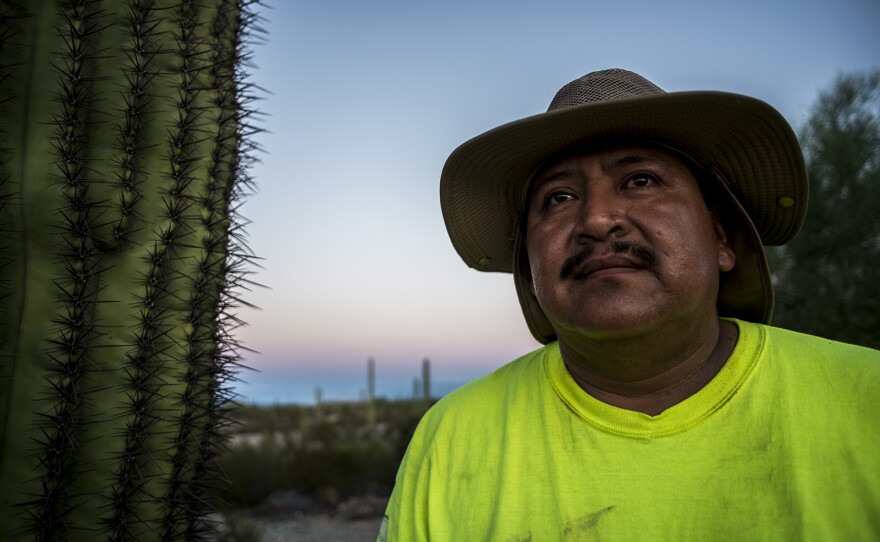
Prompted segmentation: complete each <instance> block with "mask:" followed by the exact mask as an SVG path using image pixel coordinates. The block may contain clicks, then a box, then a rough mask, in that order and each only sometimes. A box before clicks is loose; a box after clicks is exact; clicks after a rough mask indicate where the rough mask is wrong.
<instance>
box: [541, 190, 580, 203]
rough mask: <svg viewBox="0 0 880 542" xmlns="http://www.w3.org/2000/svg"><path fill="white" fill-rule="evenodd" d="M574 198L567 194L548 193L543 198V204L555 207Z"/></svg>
mask: <svg viewBox="0 0 880 542" xmlns="http://www.w3.org/2000/svg"><path fill="white" fill-rule="evenodd" d="M572 198H574V196H572V195H571V194H569V193H567V192H558V191H557V192H550V193H549V194H547V197H546V198H544V203H546V204H547V205H548V206H549V205H557V204H559V203H564V202H566V201H568V200H570V199H572Z"/></svg>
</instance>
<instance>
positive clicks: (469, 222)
mask: <svg viewBox="0 0 880 542" xmlns="http://www.w3.org/2000/svg"><path fill="white" fill-rule="evenodd" d="M627 138H629V139H638V140H642V141H651V142H655V143H658V144H662V145H666V146H669V147H671V148H674V149H677V150H679V151H681V152H683V153H684V154H686V155H688V156H689V157H691V158H692V159H694V160H695V161H696V162H697V163H698V165H700V166H701V167H703V168H704V169H706V170H707V171H712V172H715V173H716V176H717V177H719V178H721V179H723V180H724V181H723V182H724V185H725V186H724V189H725V192H727V193H728V194H729V195H730V196H731V198H732V199H733V202H734V203H735V204H736V206H737V207H739V208H740V209H739V211H740V213H739V214H742V215H743V217H744V219H745V221H746V222H747V224H745V227H746V229H747V230H752V231H745V232H741V233H738V234H737V235H741V236H744V238H743V239H742V242H740V243H739V245H740V247H739V249H740V250H739V252H738V253H737V260H738V265H739V262H740V261H742V263H743V264H744V265H745V264H746V263H747V262H752V263H754V264H755V265H754V266H753V269H758V268H762V270H758V271H755V272H757V273H758V274H759V275H761V276H760V277H752V278H751V279H750V280H748V281H746V282H749V283H750V284H752V285H753V286H754V285H755V284H757V283H758V282H760V283H766V287H765V288H763V289H764V290H767V291H769V294H767V292H765V293H764V294H762V295H756V294H755V293H753V294H752V295H750V296H747V297H750V298H751V300H744V301H743V303H741V304H745V305H749V304H756V303H757V302H756V301H753V300H754V299H757V298H759V297H762V298H766V297H767V296H768V295H769V303H768V302H767V301H766V300H765V301H764V302H762V303H760V304H761V305H762V306H761V307H758V306H757V304H756V305H755V306H754V307H751V308H750V309H749V310H747V311H745V312H746V313H747V314H750V315H752V318H750V319H751V320H753V321H769V318H770V313H771V312H772V287H771V286H770V284H769V272H768V271H767V270H766V259H765V257H764V253H763V247H762V246H761V243H763V244H766V245H778V244H784V243H786V242H788V241H789V240H791V239H792V238H793V237H794V236H795V234H796V233H797V232H798V230H799V229H800V227H801V224H802V223H803V220H804V215H805V213H806V207H807V205H806V204H807V176H806V171H805V167H804V161H803V155H802V153H801V150H800V146H799V145H798V141H797V138H796V136H795V134H794V132H793V131H792V129H791V127H790V126H789V124H788V123H787V122H786V121H785V119H784V118H783V117H782V115H781V114H779V112H778V111H776V110H775V109H773V108H772V107H771V106H770V105H768V104H766V103H764V102H762V101H760V100H757V99H755V98H750V97H748V96H742V95H738V94H731V93H726V92H710V91H698V92H677V93H662V94H654V95H649V96H642V97H635V98H626V99H619V100H608V101H602V102H595V103H589V104H584V105H578V106H573V107H568V108H563V109H556V110H553V111H548V112H546V113H542V114H539V115H535V116H532V117H527V118H525V119H521V120H518V121H514V122H511V123H508V124H505V125H502V126H500V127H498V128H495V129H493V130H490V131H488V132H485V133H484V134H481V135H479V136H477V137H475V138H473V139H471V140H469V141H467V142H465V143H464V144H462V145H461V146H459V147H458V148H457V149H455V151H453V152H452V154H451V155H450V156H449V158H448V159H447V161H446V164H445V166H444V167H443V172H442V174H441V179H440V203H441V207H442V211H443V218H444V221H445V223H446V229H447V231H448V232H449V237H450V239H451V241H452V244H453V246H454V247H455V249H456V251H457V252H458V254H459V255H460V256H461V258H462V259H463V260H464V261H465V263H467V265H468V266H470V267H473V268H475V269H479V270H481V271H500V272H508V273H510V272H513V271H514V269H515V265H516V252H515V248H516V246H515V245H516V242H517V228H518V227H520V224H521V220H522V218H523V216H524V203H525V202H524V201H523V199H524V198H523V193H524V186H525V184H526V182H527V181H528V179H529V178H530V177H531V175H532V174H533V173H534V171H535V170H536V169H537V168H538V167H539V166H540V165H541V164H542V163H543V162H544V161H546V160H547V159H548V157H551V156H554V155H557V154H558V153H560V152H564V151H565V150H567V149H573V148H575V147H580V146H583V145H585V144H591V143H597V144H601V143H603V142H607V141H615V140H622V139H627ZM755 244H757V246H755ZM750 251H754V252H757V253H756V254H750V253H749V252H750ZM758 253H759V254H758ZM517 287H518V289H519V288H520V286H519V285H518V286H517ZM722 293H723V295H724V296H725V297H727V298H731V297H732V298H733V299H736V298H737V293H736V292H730V291H727V292H722ZM743 295H745V292H743ZM721 297H722V296H719V299H721ZM521 300H522V297H521ZM767 305H769V307H768V306H767ZM523 309H524V311H526V307H525V306H524V307H523ZM759 314H760V315H764V316H763V317H755V315H759ZM722 315H723V316H724V315H725V314H722ZM731 316H737V317H741V315H740V314H734V315H731ZM526 319H527V320H529V316H528V314H527V315H526ZM530 327H532V322H530ZM533 333H534V330H533ZM536 337H537V335H536ZM544 342H546V341H544Z"/></svg>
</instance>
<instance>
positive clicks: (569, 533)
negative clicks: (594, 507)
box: [562, 506, 614, 541]
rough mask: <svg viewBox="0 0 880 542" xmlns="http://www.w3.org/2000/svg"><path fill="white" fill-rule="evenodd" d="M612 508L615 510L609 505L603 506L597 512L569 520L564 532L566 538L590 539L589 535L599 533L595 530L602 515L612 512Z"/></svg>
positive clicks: (571, 539)
mask: <svg viewBox="0 0 880 542" xmlns="http://www.w3.org/2000/svg"><path fill="white" fill-rule="evenodd" d="M612 510H614V507H613V506H609V507H607V508H603V509H601V510H598V511H596V512H592V513H590V514H587V515H586V516H583V517H580V518H576V519H573V520H570V521H568V522H567V523H566V524H565V530H564V531H563V532H562V534H563V536H564V537H565V540H570V541H575V540H588V538H587V537H589V536H590V534H591V533H592V534H598V533H595V532H593V531H594V530H595V528H596V525H598V523H599V520H600V519H602V517H604V516H605V515H606V514H607V513H608V512H611V511H612ZM590 538H592V537H590Z"/></svg>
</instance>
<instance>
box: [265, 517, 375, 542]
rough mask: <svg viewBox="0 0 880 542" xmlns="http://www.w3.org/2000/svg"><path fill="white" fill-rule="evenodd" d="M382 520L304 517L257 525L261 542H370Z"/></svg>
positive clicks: (372, 541)
mask: <svg viewBox="0 0 880 542" xmlns="http://www.w3.org/2000/svg"><path fill="white" fill-rule="evenodd" d="M381 523H382V518H381V517H380V518H372V519H359V520H348V519H344V518H341V517H339V516H326V515H315V516H313V515H307V516H301V517H296V518H292V519H286V520H272V521H266V522H260V526H261V527H262V528H263V542H286V541H288V540H296V541H300V542H374V541H375V540H376V535H377V534H379V525H380V524H381Z"/></svg>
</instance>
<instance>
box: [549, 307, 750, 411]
mask: <svg viewBox="0 0 880 542" xmlns="http://www.w3.org/2000/svg"><path fill="white" fill-rule="evenodd" d="M738 334H739V331H738V329H737V327H736V325H734V324H733V323H731V322H727V321H724V320H718V319H713V320H712V323H710V325H708V326H706V328H705V329H699V330H695V333H694V334H693V336H691V337H687V338H686V340H682V341H680V342H678V343H676V342H672V341H670V335H669V334H667V333H659V334H655V335H654V337H653V339H652V338H651V337H639V338H633V339H628V340H611V341H609V340H602V341H590V340H582V341H576V342H575V341H565V340H560V351H561V353H562V359H563V360H564V361H565V364H566V366H567V367H568V371H569V373H571V375H572V377H573V378H574V380H575V382H577V384H578V385H579V386H580V387H581V388H582V389H583V390H584V391H585V392H587V393H589V394H590V395H592V396H593V397H595V398H596V399H599V400H600V401H602V402H604V403H607V404H609V405H612V406H616V407H620V408H624V409H627V410H635V411H637V412H643V413H645V414H648V415H650V416H656V415H657V414H659V413H661V412H663V411H664V410H666V409H667V408H669V407H671V406H674V405H677V404H678V403H680V402H681V401H683V400H685V399H687V398H688V397H690V396H691V395H693V394H695V393H696V392H698V391H699V390H701V389H702V388H703V387H704V386H705V385H706V384H708V383H709V381H710V380H712V378H714V377H715V375H716V374H718V371H720V370H721V368H722V367H723V366H724V363H725V362H726V361H727V359H728V358H729V357H730V354H731V352H733V348H734V346H736V341H737V337H738Z"/></svg>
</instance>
